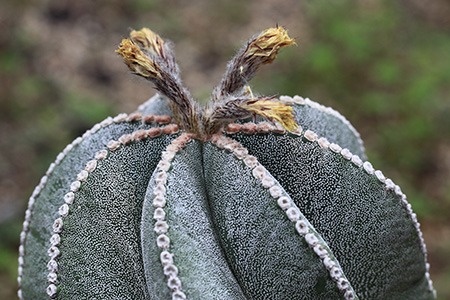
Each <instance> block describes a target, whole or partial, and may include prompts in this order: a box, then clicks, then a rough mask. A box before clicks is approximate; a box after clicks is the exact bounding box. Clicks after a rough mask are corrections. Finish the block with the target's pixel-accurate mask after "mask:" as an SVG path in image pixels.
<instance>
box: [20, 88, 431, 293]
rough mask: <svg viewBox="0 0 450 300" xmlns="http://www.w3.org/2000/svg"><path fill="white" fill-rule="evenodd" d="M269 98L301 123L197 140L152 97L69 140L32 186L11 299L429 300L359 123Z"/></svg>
mask: <svg viewBox="0 0 450 300" xmlns="http://www.w3.org/2000/svg"><path fill="white" fill-rule="evenodd" d="M279 101H281V102H282V103H287V104H288V105H289V106H290V107H292V109H293V111H294V112H295V122H296V123H297V124H298V125H299V128H298V129H297V130H295V131H292V132H289V131H286V130H284V129H283V128H281V127H279V126H275V125H273V124H271V123H268V122H265V121H258V122H255V123H254V122H250V121H245V122H241V123H230V124H228V125H226V126H225V127H223V130H220V132H216V133H214V134H212V135H210V136H208V138H206V139H199V138H197V136H196V135H195V134H194V133H192V132H189V131H187V130H183V129H180V128H179V127H178V125H177V124H171V122H172V121H173V119H171V116H167V114H168V113H170V112H171V109H169V108H168V102H167V99H166V98H164V97H162V96H160V95H156V96H155V97H153V98H152V99H150V100H149V101H148V102H147V103H145V104H144V105H142V106H141V107H140V108H139V110H138V112H137V113H135V114H132V115H124V114H121V115H119V116H117V117H115V118H108V119H106V120H105V121H104V122H102V123H100V124H98V125H96V126H94V127H93V128H92V129H91V130H89V131H88V132H86V134H84V135H83V136H82V137H81V138H78V139H76V140H75V141H74V142H73V143H72V144H70V145H69V146H67V147H66V149H64V151H63V152H62V153H61V154H60V155H59V156H58V157H57V159H56V161H55V162H54V163H53V164H52V165H51V166H50V168H49V170H48V171H47V173H46V175H45V176H44V177H43V179H42V180H41V183H40V184H39V185H38V186H37V187H36V189H35V191H34V192H33V195H32V196H31V198H30V201H29V206H28V210H27V212H26V218H25V221H24V227H23V232H22V233H21V246H20V249H19V252H20V258H19V278H18V280H19V285H20V290H19V297H20V298H21V299H47V298H57V299H171V298H172V299H341V298H342V299H358V298H359V299H432V298H433V297H434V290H433V287H432V283H431V280H430V278H429V273H428V264H427V262H426V249H425V244H424V242H423V238H422V234H421V232H420V228H419V223H418V222H417V218H416V215H415V214H414V213H413V212H412V209H411V205H410V204H409V203H408V202H407V200H406V196H405V195H404V194H403V192H402V191H401V189H400V187H399V186H397V185H396V184H394V183H393V181H392V180H390V179H388V178H386V177H385V176H384V175H383V174H382V173H381V171H378V170H375V169H374V168H373V167H372V165H371V164H370V163H369V162H367V161H366V157H365V154H364V148H363V145H362V141H361V139H360V137H359V134H358V133H357V132H356V130H355V129H354V128H353V127H352V126H351V125H350V124H349V122H348V121H347V120H346V119H345V118H344V117H342V116H341V115H340V114H339V113H337V112H336V111H334V110H332V109H329V108H325V107H323V106H321V105H319V104H317V103H315V102H312V101H311V100H308V99H303V98H301V97H298V96H296V97H294V98H290V97H280V99H279ZM172 110H173V109H172ZM192 128H194V126H193V127H192Z"/></svg>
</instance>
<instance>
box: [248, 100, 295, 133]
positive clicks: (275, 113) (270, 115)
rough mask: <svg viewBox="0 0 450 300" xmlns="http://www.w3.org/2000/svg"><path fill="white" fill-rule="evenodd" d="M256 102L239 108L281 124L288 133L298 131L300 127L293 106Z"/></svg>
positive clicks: (267, 101)
mask: <svg viewBox="0 0 450 300" xmlns="http://www.w3.org/2000/svg"><path fill="white" fill-rule="evenodd" d="M255 100H256V99H255ZM255 100H251V101H247V102H244V103H242V104H241V105H239V106H240V107H241V108H243V109H245V110H247V111H250V112H252V113H254V114H257V115H260V116H262V117H264V118H266V119H268V120H271V121H276V122H278V123H280V124H281V126H283V128H284V129H286V130H288V131H294V130H295V129H297V127H298V125H297V123H296V121H295V118H294V112H293V108H292V106H290V105H287V104H284V103H281V102H279V101H274V100H256V101H255Z"/></svg>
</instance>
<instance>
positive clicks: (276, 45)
mask: <svg viewBox="0 0 450 300" xmlns="http://www.w3.org/2000/svg"><path fill="white" fill-rule="evenodd" d="M294 44H295V42H294V40H293V39H292V38H290V37H289V36H288V34H287V30H286V29H284V28H283V27H279V26H278V27H274V28H269V29H266V30H264V31H263V32H261V34H260V35H259V36H258V37H257V38H256V39H255V40H253V41H251V42H250V44H249V45H248V48H247V49H248V50H247V51H246V52H245V56H246V57H247V58H249V59H252V58H253V57H254V56H258V57H261V58H259V59H260V60H261V63H263V64H267V63H271V62H272V61H273V60H274V59H275V57H276V55H277V54H278V51H279V50H280V49H281V48H283V47H286V46H290V45H294Z"/></svg>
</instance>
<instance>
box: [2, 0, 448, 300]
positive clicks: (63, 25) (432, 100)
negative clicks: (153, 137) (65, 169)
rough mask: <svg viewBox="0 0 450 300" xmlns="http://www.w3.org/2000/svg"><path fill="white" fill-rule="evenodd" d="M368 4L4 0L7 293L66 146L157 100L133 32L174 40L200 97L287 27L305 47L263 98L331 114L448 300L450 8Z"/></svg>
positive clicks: (261, 85)
mask: <svg viewBox="0 0 450 300" xmlns="http://www.w3.org/2000/svg"><path fill="white" fill-rule="evenodd" d="M424 3H425V2H422V1H419V0H411V1H407V0H402V1H399V2H398V3H396V4H392V2H389V1H382V0H368V1H335V2H333V4H331V2H327V1H294V0H287V1H276V0H262V1H246V2H243V1H237V0H233V1H226V0H219V1H214V2H213V1H207V0H195V1H189V2H187V1H156V0H153V1H146V0H133V1H119V0H111V1H105V0H103V1H95V2H94V1H87V0H79V1H65V0H62V1H56V0H52V1H50V0H49V1H38V0H35V1H31V0H29V1H13V0H6V1H2V2H1V3H0V28H1V29H0V83H1V89H0V235H1V238H0V299H10V298H13V297H14V296H15V291H16V281H15V278H16V266H17V263H16V261H17V254H16V253H17V250H16V249H17V247H18V236H19V233H20V230H21V222H22V218H23V215H24V211H25V207H26V203H27V199H28V197H29V195H30V194H31V192H32V190H33V188H34V186H35V185H36V184H37V183H38V182H39V179H40V177H41V176H42V175H43V174H44V172H45V170H46V169H47V167H48V165H49V164H50V163H51V162H52V161H53V160H54V158H55V157H56V155H57V154H58V152H59V151H61V150H62V149H63V148H64V146H65V145H66V144H67V143H69V142H70V141H71V140H73V139H74V138H75V137H77V136H79V135H81V134H82V133H83V132H84V131H85V130H87V129H88V128H90V127H92V126H93V125H94V124H95V123H96V122H99V121H101V120H102V119H104V118H105V117H107V116H108V115H115V114H117V113H119V112H127V113H129V112H132V111H133V110H134V109H135V108H136V107H137V106H138V105H139V104H140V103H141V102H143V101H144V100H146V99H147V98H148V97H150V96H151V95H152V94H153V93H154V92H153V89H152V87H151V85H150V84H148V83H147V82H145V81H144V80H141V79H139V78H135V77H134V76H132V75H130V74H129V72H128V70H127V69H126V67H125V66H124V65H123V63H122V61H121V59H120V58H119V57H118V56H117V55H116V54H115V53H114V50H115V49H116V47H117V45H118V43H119V42H120V40H121V38H122V37H125V36H126V35H127V33H128V29H129V28H133V29H140V28H141V27H143V26H147V27H150V28H151V29H152V30H154V31H156V32H158V33H160V34H161V35H162V36H163V37H166V38H169V39H170V40H172V41H173V42H174V43H175V52H176V55H177V59H178V61H179V64H180V66H181V69H182V72H183V75H184V76H183V78H184V80H185V83H186V85H187V86H188V87H189V88H190V90H191V92H192V93H193V94H194V96H196V97H197V98H198V99H202V100H203V101H204V100H206V99H207V98H208V95H209V93H210V91H211V89H212V87H213V86H214V85H215V84H216V83H217V82H218V81H219V80H220V77H221V74H222V73H223V70H224V69H225V65H226V62H227V60H228V59H229V58H231V56H232V55H233V53H234V51H235V50H236V49H238V47H240V45H241V44H242V43H243V42H244V41H245V40H246V39H247V38H248V37H250V36H251V35H253V34H255V33H258V32H260V31H261V30H263V29H265V28H268V27H271V26H274V25H275V24H280V25H282V26H285V27H287V28H288V30H289V33H290V34H291V35H292V36H293V37H295V38H296V39H297V43H298V47H291V48H290V49H286V50H284V51H282V53H281V55H280V57H279V59H278V60H277V61H276V62H275V63H274V64H273V65H271V66H266V67H264V68H263V70H261V72H260V73H259V76H257V78H256V79H255V80H254V82H253V83H254V90H256V91H258V92H261V93H265V94H269V95H272V94H290V95H294V94H299V95H302V96H304V97H309V98H311V99H313V100H315V101H318V102H321V103H323V104H324V105H329V106H333V107H334V108H336V109H338V110H339V111H340V112H341V113H342V114H344V115H345V116H346V117H347V118H348V119H349V120H350V121H351V122H352V123H353V125H354V126H355V127H356V128H357V129H358V130H359V131H360V133H361V134H362V137H363V139H364V140H365V142H366V148H367V151H368V155H369V159H370V160H371V161H373V163H374V165H375V166H376V167H377V168H379V169H381V170H383V172H384V173H385V174H386V175H387V176H389V177H391V178H393V179H394V181H395V182H397V183H399V184H400V185H401V186H402V188H403V191H404V192H406V194H407V195H408V197H409V200H410V201H411V203H412V204H413V207H414V209H415V211H416V212H417V214H418V215H419V219H420V221H421V223H422V228H423V231H424V236H425V240H426V242H427V245H428V249H429V261H430V263H431V266H432V268H431V273H432V279H433V280H434V282H435V288H436V289H437V290H438V294H439V296H440V297H439V298H441V299H446V298H447V299H450V286H449V285H448V284H446V283H447V282H450V214H449V213H450V186H449V179H450V122H449V120H448V113H449V112H450V101H449V98H450V97H449V95H450V59H449V58H450V55H449V53H450V19H449V18H448V16H449V15H450V3H449V2H448V1H444V0H440V1H434V2H433V3H432V4H431V3H430V2H429V1H427V2H426V3H427V4H424Z"/></svg>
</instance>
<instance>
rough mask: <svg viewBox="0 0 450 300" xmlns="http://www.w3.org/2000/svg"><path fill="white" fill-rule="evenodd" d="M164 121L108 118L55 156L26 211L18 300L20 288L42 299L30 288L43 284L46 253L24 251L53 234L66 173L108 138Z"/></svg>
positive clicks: (43, 244) (41, 246)
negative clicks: (41, 254)
mask: <svg viewBox="0 0 450 300" xmlns="http://www.w3.org/2000/svg"><path fill="white" fill-rule="evenodd" d="M169 119H170V117H169ZM167 120H168V116H158V117H157V118H156V119H155V118H151V116H145V117H144V118H142V115H141V114H140V113H135V114H131V115H126V114H119V115H118V116H116V117H114V118H110V117H109V118H107V119H105V120H104V121H103V122H101V123H99V124H97V125H95V126H94V127H93V128H92V129H90V130H88V131H87V132H86V133H85V134H84V135H83V136H82V137H79V138H77V139H75V140H74V141H73V142H72V143H71V144H69V145H68V146H67V147H66V148H65V149H64V150H63V151H62V152H61V153H60V154H59V155H58V156H57V158H56V160H55V162H54V163H52V164H51V165H50V167H49V168H48V170H47V172H46V174H45V176H44V177H42V179H41V181H40V183H39V185H38V186H37V187H36V188H35V189H34V191H33V193H32V195H31V197H30V199H29V202H28V208H27V210H26V212H25V220H24V222H23V229H22V232H21V234H20V246H19V259H18V262H19V264H18V278H17V280H18V285H19V290H18V296H19V298H20V299H22V298H23V297H22V290H23V289H26V290H28V291H34V292H33V293H32V294H30V295H29V296H28V297H29V298H33V299H42V298H44V297H45V296H46V293H45V289H34V288H33V287H35V286H40V285H42V282H41V280H46V274H47V273H48V270H47V267H48V266H47V262H48V259H47V256H46V255H45V256H40V255H27V256H26V254H27V253H33V254H36V253H45V252H46V251H47V249H48V240H49V239H50V237H51V235H52V233H51V232H50V231H49V229H50V228H51V225H52V223H53V221H54V220H55V218H56V216H57V211H58V207H60V205H61V199H63V198H64V195H65V193H66V192H67V191H66V187H67V186H69V185H70V183H71V182H72V181H73V180H74V179H75V178H73V177H70V175H69V176H68V174H72V172H73V170H74V169H75V170H77V169H78V170H81V169H83V168H84V165H85V164H86V162H87V161H88V160H89V159H90V158H91V156H92V152H93V151H95V150H96V149H97V150H100V149H102V148H103V147H104V146H105V145H106V144H107V143H108V142H109V141H110V140H115V139H117V138H119V137H120V136H121V135H123V134H126V133H132V132H135V131H137V130H141V129H148V128H152V127H155V126H159V125H160V124H165V123H167ZM25 256H26V257H25ZM26 266H28V267H26ZM30 266H33V268H34V269H33V268H30ZM44 274H45V276H44Z"/></svg>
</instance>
